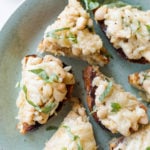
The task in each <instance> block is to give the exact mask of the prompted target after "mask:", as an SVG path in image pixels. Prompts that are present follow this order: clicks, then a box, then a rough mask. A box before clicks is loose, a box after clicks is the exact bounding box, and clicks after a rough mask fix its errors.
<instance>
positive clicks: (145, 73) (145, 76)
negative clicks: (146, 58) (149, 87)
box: [143, 72, 150, 81]
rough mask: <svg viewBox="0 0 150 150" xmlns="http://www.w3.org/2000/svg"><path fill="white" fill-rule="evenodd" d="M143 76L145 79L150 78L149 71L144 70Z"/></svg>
mask: <svg viewBox="0 0 150 150" xmlns="http://www.w3.org/2000/svg"><path fill="white" fill-rule="evenodd" d="M143 77H144V79H143V81H145V80H147V79H150V75H148V72H144V74H143Z"/></svg>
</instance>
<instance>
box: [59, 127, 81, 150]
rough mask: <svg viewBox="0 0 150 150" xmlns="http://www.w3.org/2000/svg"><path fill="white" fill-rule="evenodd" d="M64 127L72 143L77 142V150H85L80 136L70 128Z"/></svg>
mask: <svg viewBox="0 0 150 150" xmlns="http://www.w3.org/2000/svg"><path fill="white" fill-rule="evenodd" d="M62 127H63V128H65V129H66V130H67V132H68V135H69V136H70V138H71V139H72V141H75V142H76V143H77V148H78V149H77V150H83V147H82V145H81V142H80V137H79V136H78V135H74V134H73V133H72V131H71V128H70V127H69V126H66V125H62Z"/></svg>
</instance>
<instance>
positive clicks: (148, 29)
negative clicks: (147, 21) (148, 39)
mask: <svg viewBox="0 0 150 150" xmlns="http://www.w3.org/2000/svg"><path fill="white" fill-rule="evenodd" d="M146 28H147V31H148V32H149V33H150V25H146Z"/></svg>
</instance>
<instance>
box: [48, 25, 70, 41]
mask: <svg viewBox="0 0 150 150" xmlns="http://www.w3.org/2000/svg"><path fill="white" fill-rule="evenodd" d="M65 30H70V28H69V27H65V28H60V29H55V30H52V31H49V32H47V34H46V37H52V38H55V39H61V37H60V36H59V35H58V34H57V33H58V32H61V31H65Z"/></svg>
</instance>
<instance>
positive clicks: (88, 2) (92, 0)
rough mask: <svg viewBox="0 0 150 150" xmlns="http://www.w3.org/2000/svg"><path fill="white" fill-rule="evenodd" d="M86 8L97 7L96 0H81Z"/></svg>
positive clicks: (92, 8)
mask: <svg viewBox="0 0 150 150" xmlns="http://www.w3.org/2000/svg"><path fill="white" fill-rule="evenodd" d="M83 1H84V4H85V8H86V10H94V9H96V8H97V7H99V2H98V0H83Z"/></svg>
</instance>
